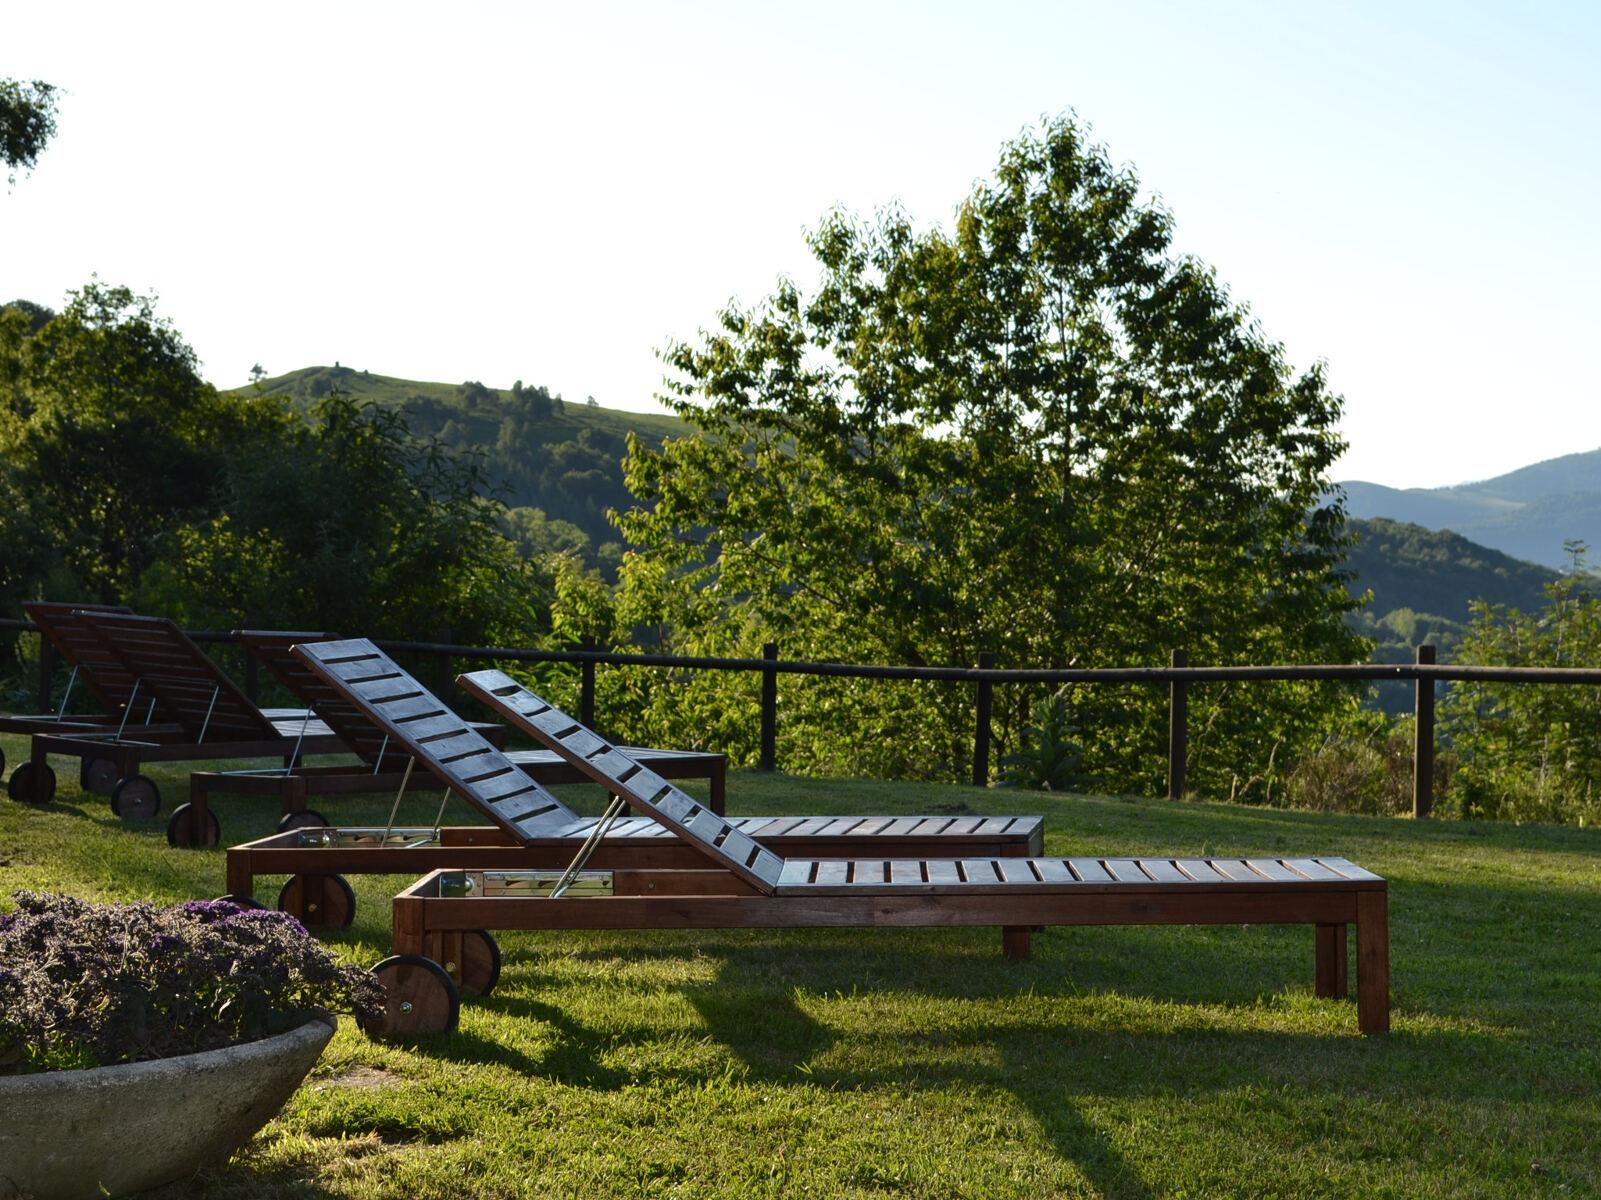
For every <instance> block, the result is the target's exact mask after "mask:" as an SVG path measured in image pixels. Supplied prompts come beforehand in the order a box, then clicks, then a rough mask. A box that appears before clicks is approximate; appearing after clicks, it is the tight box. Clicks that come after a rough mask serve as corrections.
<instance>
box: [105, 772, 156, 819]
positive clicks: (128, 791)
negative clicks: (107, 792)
mask: <svg viewBox="0 0 1601 1200" xmlns="http://www.w3.org/2000/svg"><path fill="white" fill-rule="evenodd" d="M111 811H112V812H114V813H116V814H117V815H118V816H119V817H121V818H122V819H123V820H124V821H143V820H149V819H150V818H151V817H153V816H155V815H156V814H157V813H158V812H160V811H161V789H160V788H158V787H157V786H156V781H155V780H153V779H151V778H150V777H149V776H148V775H134V776H131V777H130V778H128V779H121V780H118V781H117V786H116V787H114V788H112V789H111Z"/></svg>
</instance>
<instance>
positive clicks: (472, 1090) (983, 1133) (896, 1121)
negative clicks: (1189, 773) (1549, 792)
mask: <svg viewBox="0 0 1601 1200" xmlns="http://www.w3.org/2000/svg"><path fill="white" fill-rule="evenodd" d="M4 744H5V749H6V752H7V754H8V756H10V758H11V759H12V761H15V760H16V758H17V756H18V754H19V753H20V752H21V744H20V742H19V741H18V740H17V739H5V743H4ZM62 765H63V766H65V764H62ZM60 773H61V776H62V778H63V786H62V789H61V793H60V797H59V799H58V801H57V803H56V804H55V805H53V806H52V807H51V808H49V809H47V810H44V811H34V810H29V809H24V808H22V807H20V806H18V805H15V804H12V803H10V802H9V801H4V802H0V879H3V881H4V888H5V889H6V890H9V889H11V888H15V887H33V888H56V889H62V890H66V891H71V892H75V893H78V894H82V895H88V896H96V897H102V898H129V897H152V898H155V899H159V900H173V901H175V900H179V899H184V898H189V897H194V896H211V895H215V894H216V893H218V892H220V891H222V890H223V866H222V855H221V852H220V851H179V850H171V849H169V848H168V847H167V846H166V844H165V841H164V839H163V837H162V822H160V821H157V822H152V823H151V824H150V825H149V826H148V827H129V826H124V825H123V824H122V823H120V822H119V821H117V820H116V819H115V818H114V817H112V816H111V815H110V813H109V811H108V809H107V807H106V804H105V802H104V800H102V799H100V798H99V797H92V796H83V795H80V794H78V792H77V790H76V788H75V786H74V785H73V783H72V776H73V773H72V772H71V771H70V770H67V769H63V770H61V772H60ZM151 773H152V774H153V775H154V776H155V777H157V778H158V779H159V780H160V782H161V783H162V785H163V790H164V792H165V793H166V794H167V796H168V797H169V804H170V803H171V802H172V800H171V797H175V796H181V793H182V791H183V785H182V775H181V773H180V771H179V770H177V769H173V770H165V771H152V772H151ZM730 796H731V800H732V806H733V807H734V808H735V809H736V811H772V812H822V811H838V812H851V811H886V812H911V811H917V810H933V809H936V808H937V809H939V810H941V811H950V810H952V809H954V808H957V807H959V806H966V807H968V808H970V809H972V810H974V811H981V812H1008V811H1010V812H1024V811H1026V812H1043V813H1044V814H1045V815H1046V818H1047V821H1048V827H1049V829H1050V830H1051V834H1050V836H1049V839H1048V843H1047V848H1048V850H1049V851H1050V852H1051V853H1054V854H1099V855H1106V854H1131V853H1142V852H1146V853H1183V854H1195V855H1199V854H1224V855H1240V854H1263V855H1266V854H1277V853H1285V854H1290V853H1294V854H1314V853H1322V854H1341V855H1345V856H1346V857H1349V858H1351V859H1353V860H1354V861H1356V862H1358V863H1361V864H1362V865H1364V866H1366V867H1368V868H1370V869H1372V870H1375V871H1378V872H1379V873H1380V874H1383V875H1385V876H1387V877H1388V878H1389V879H1390V881H1391V889H1392V891H1391V914H1392V939H1393V947H1392V966H1393V985H1394V989H1393V1000H1394V1006H1395V1007H1394V1032H1393V1033H1392V1034H1391V1035H1390V1036H1389V1037H1387V1038H1362V1037H1359V1036H1358V1035H1357V1033H1356V1013H1355V1007H1354V1004H1353V1003H1352V1002H1350V1001H1327V1000H1318V999H1315V998H1314V997H1313V996H1312V993H1311V975H1312V936H1311V931H1310V930H1308V929H1305V928H1298V927H1296V928H1282V929H1281V928H1273V927H1251V928H1235V927H1226V928H1182V927H1180V928H1149V929H1145V928H1109V929H1072V930H1062V929H1057V930H1050V931H1047V932H1046V933H1044V934H1042V935H1039V936H1037V937H1036V938H1035V946H1034V958H1033V959H1032V960H1031V961H1029V962H1027V963H1013V962H1008V961H1005V960H1003V959H1002V958H1001V957H1000V954H999V941H1000V939H999V936H998V934H996V933H995V932H993V931H989V930H947V931H941V930H911V931H870V930H859V931H857V930H844V931H842V930H823V931H799V932H788V931H785V932H774V931H738V932H712V933H685V932H663V933H642V932H639V933H636V932H577V933H570V934H526V933H505V934H501V935H499V937H500V942H501V945H502V948H503V949H504V951H505V960H506V961H505V969H504V973H503V974H502V977H501V982H500V986H499V987H498V988H497V990H496V992H495V993H494V995H493V996H491V997H489V998H487V999H484V1000H481V1001H476V1002H471V1003H469V1004H467V1005H466V1006H465V1007H464V1009H463V1015H462V1022H461V1028H460V1030H459V1032H457V1033H455V1034H453V1035H449V1036H437V1037H429V1038H421V1039H417V1040H416V1041H415V1042H413V1043H410V1044H406V1045H381V1044H377V1043H374V1042H370V1041H368V1040H367V1039H366V1038H365V1037H363V1036H362V1035H361V1034H360V1033H359V1032H357V1031H356V1030H354V1029H353V1028H351V1027H350V1026H349V1023H348V1022H346V1023H345V1026H344V1027H342V1028H341V1030H340V1032H339V1034H338V1035H337V1037H336V1038H335V1040H334V1042H333V1043H332V1044H331V1046H330V1047H329V1049H328V1051H327V1053H326V1054H325V1056H324V1058H323V1061H322V1062H321V1063H320V1064H319V1066H318V1067H317V1069H316V1070H315V1071H314V1072H313V1074H312V1076H311V1078H310V1079H309V1080H308V1082H307V1084H306V1086H305V1087H303V1088H302V1089H301V1090H300V1092H299V1093H298V1094H297V1095H296V1096H295V1097H294V1098H293V1099H292V1100H291V1101H290V1103H289V1105H288V1107H287V1108H286V1109H285V1110H284V1112H283V1114H282V1115H281V1116H280V1117H279V1118H278V1119H277V1120H276V1121H274V1122H273V1123H272V1124H271V1125H269V1126H268V1127H267V1129H266V1130H265V1131H264V1132H263V1133H262V1134H261V1135H260V1136H259V1137H258V1138H257V1139H256V1140H255V1141H254V1142H253V1143H252V1144H251V1145H250V1146H249V1147H248V1148H247V1149H246V1150H245V1151H244V1152H243V1153H242V1154H241V1155H239V1156H238V1157H236V1158H235V1159H234V1160H233V1162H232V1163H230V1164H229V1165H228V1166H227V1167H226V1168H223V1169H220V1170H218V1171H216V1172H214V1173H210V1174H208V1175H206V1176H205V1177H203V1178H202V1179H201V1180H200V1181H198V1182H197V1183H196V1184H194V1185H189V1186H186V1187H184V1188H182V1189H170V1190H169V1192H168V1193H167V1195H168V1196H169V1197H175V1196H178V1195H183V1196H202V1197H265V1196H353V1197H406V1198H408V1200H411V1198H428V1197H461V1196H483V1197H525V1196H526V1197H541V1198H543V1197H565V1196H609V1195H617V1196H695V1197H701V1196H729V1197H746V1196H786V1197H788V1196H882V1195H896V1196H915V1197H954V1196H972V1197H986V1198H987V1197H1029V1198H1037V1197H1044V1196H1115V1197H1157V1196H1162V1197H1168V1196H1172V1197H1215V1196H1282V1197H1308V1196H1357V1197H1384V1196H1408V1197H1410V1196H1439V1197H1480V1196H1482V1197H1491V1196H1494V1197H1521V1196H1563V1195H1565V1196H1593V1195H1597V1194H1601V1154H1598V1153H1597V1150H1596V1147H1597V1146H1598V1145H1601V1046H1598V1038H1597V1033H1598V1029H1601V1006H1598V1001H1601V874H1598V870H1597V864H1598V861H1601V860H1598V851H1601V833H1597V832H1596V831H1593V830H1577V829H1563V828H1547V827H1521V828H1520V827H1510V826H1489V825H1482V824H1467V823H1457V822H1441V823H1435V824H1414V823H1412V822H1408V821H1391V820H1379V819H1366V818H1355V817H1339V816H1326V815H1319V814H1310V813H1298V812H1279V811H1268V810H1260V809H1250V808H1241V807H1230V806H1226V805H1214V804H1200V803H1187V804H1171V803H1166V802H1157V801H1126V800H1117V799H1107V798H1100V797H1076V796H1070V797H1062V796H1045V795H1034V794H1027V793H1016V792H1013V793H1007V792H987V793H981V792H977V791H974V790H972V789H967V788H957V787H939V788H931V787H920V786H914V785H898V784H877V783H833V782H824V781H809V780H797V779H788V778H783V777H776V778H762V777H760V776H756V775H745V774H740V775H736V776H735V778H734V779H733V780H731V782H730ZM583 798H584V799H585V800H586V801H587V800H588V799H589V798H588V797H583ZM436 802H437V793H434V794H431V795H430V796H427V797H419V798H418V799H417V800H416V801H415V802H414V809H415V811H414V812H413V814H412V817H411V819H413V820H419V819H420V820H427V819H429V818H430V817H431V814H432V808H433V804H434V803H436ZM328 808H329V810H330V815H331V816H334V817H335V819H338V820H346V821H355V820H362V821H369V822H370V821H374V820H376V821H380V822H381V821H382V820H383V817H384V815H385V813H386V811H387V808H388V804H387V800H386V799H384V798H373V799H370V800H363V801H357V802H352V801H339V802H331V803H329V805H328ZM424 808H426V809H427V810H428V812H427V814H426V815H424V814H423V812H422V810H423V809H424ZM218 809H219V812H220V815H221V817H222V819H223V822H224V830H225V837H226V838H228V839H229V840H236V841H237V840H244V839H245V838H247V837H254V836H259V835H261V834H264V833H266V832H268V831H269V830H270V828H271V826H272V819H273V814H272V813H271V812H270V811H269V810H268V808H267V806H266V805H263V804H260V803H257V804H255V805H254V806H252V805H251V804H250V803H248V802H243V801H237V802H233V803H230V802H229V801H227V800H226V799H224V800H222V801H221V802H220V803H219V804H218ZM468 819H469V818H468V816H467V814H466V813H465V812H464V811H460V810H456V809H452V810H451V812H450V814H449V815H448V816H447V820H458V821H466V820H468ZM353 882H354V883H355V885H356V889H357V894H358V898H359V905H360V908H359V911H358V915H357V919H356V924H355V926H354V928H353V929H352V930H351V931H349V933H348V934H345V935H342V936H339V937H337V938H335V939H333V941H334V943H335V944H336V945H337V946H338V947H339V948H340V950H341V952H342V953H344V954H346V955H348V956H349V957H350V958H351V959H353V960H355V961H358V962H364V963H370V962H372V961H375V960H376V959H378V958H379V957H381V956H382V955H383V954H384V953H385V952H386V950H387V918H388V912H387V906H386V903H385V902H386V899H387V897H388V896H390V895H392V894H393V893H394V892H395V891H397V890H399V888H400V886H402V883H403V881H402V880H401V879H399V878H369V879H358V880H354V881H353ZM259 890H260V892H261V893H262V895H263V898H264V899H266V900H268V901H269V902H270V900H271V899H272V898H273V896H274V895H275V894H276V881H268V882H267V883H265V884H263V885H262V886H261V887H260V889H259Z"/></svg>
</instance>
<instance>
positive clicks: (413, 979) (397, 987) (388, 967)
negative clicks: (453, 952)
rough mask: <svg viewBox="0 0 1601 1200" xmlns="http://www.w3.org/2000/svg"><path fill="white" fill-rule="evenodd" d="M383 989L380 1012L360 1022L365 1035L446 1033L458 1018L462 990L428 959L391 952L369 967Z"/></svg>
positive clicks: (386, 1035)
mask: <svg viewBox="0 0 1601 1200" xmlns="http://www.w3.org/2000/svg"><path fill="white" fill-rule="evenodd" d="M372 973H373V974H374V975H376V976H377V977H378V982H379V983H381V984H382V985H383V989H384V1011H383V1015H382V1016H381V1017H380V1018H378V1019H376V1020H369V1021H363V1022H360V1024H361V1028H362V1032H364V1033H365V1034H366V1035H367V1036H368V1037H374V1038H378V1037H395V1036H403V1035H405V1034H412V1033H449V1032H451V1031H452V1030H454V1029H455V1028H456V1024H457V1022H458V1021H460V1020H461V990H460V989H459V988H457V987H456V981H455V980H454V979H452V978H451V977H450V975H449V974H448V973H446V971H445V969H444V968H443V967H441V966H440V965H439V964H438V963H436V962H435V961H434V960H433V959H431V958H424V957H423V956H422V955H420V954H394V955H391V956H390V957H388V958H386V959H384V960H383V962H381V963H379V964H378V965H377V966H376V967H374V968H373V969H372Z"/></svg>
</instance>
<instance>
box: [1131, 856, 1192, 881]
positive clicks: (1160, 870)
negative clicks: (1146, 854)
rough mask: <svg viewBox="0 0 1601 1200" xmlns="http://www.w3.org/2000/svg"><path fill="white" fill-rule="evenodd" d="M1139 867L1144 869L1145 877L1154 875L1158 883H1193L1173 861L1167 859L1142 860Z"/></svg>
mask: <svg viewBox="0 0 1601 1200" xmlns="http://www.w3.org/2000/svg"><path fill="white" fill-rule="evenodd" d="M1140 866H1142V867H1143V868H1145V873H1146V874H1147V875H1154V876H1155V877H1156V881H1157V882H1158V883H1194V882H1195V881H1194V880H1193V879H1191V878H1190V877H1189V876H1188V875H1186V874H1185V873H1184V872H1183V871H1181V870H1179V869H1178V867H1176V866H1174V865H1173V861H1172V860H1171V859H1167V858H1142V859H1140Z"/></svg>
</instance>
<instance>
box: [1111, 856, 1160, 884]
mask: <svg viewBox="0 0 1601 1200" xmlns="http://www.w3.org/2000/svg"><path fill="white" fill-rule="evenodd" d="M1102 861H1104V862H1105V864H1106V869H1107V870H1108V871H1109V872H1111V874H1112V877H1113V878H1114V879H1116V880H1117V881H1118V882H1119V883H1149V882H1150V881H1151V879H1150V876H1148V875H1147V874H1146V873H1145V872H1144V871H1142V870H1141V869H1140V864H1139V863H1138V862H1137V861H1136V860H1134V859H1132V858H1108V859H1104V860H1102Z"/></svg>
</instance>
